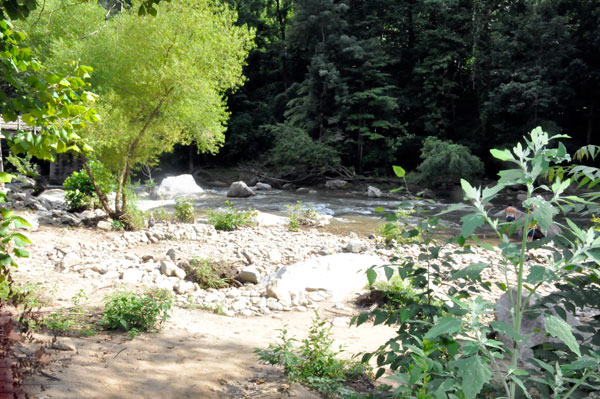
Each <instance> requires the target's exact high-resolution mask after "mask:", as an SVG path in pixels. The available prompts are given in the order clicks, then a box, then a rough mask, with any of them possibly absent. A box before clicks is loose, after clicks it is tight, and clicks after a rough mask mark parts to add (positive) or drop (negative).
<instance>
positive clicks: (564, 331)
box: [545, 315, 581, 357]
mask: <svg viewBox="0 0 600 399" xmlns="http://www.w3.org/2000/svg"><path fill="white" fill-rule="evenodd" d="M545 321H546V332H547V333H548V334H550V335H552V336H553V337H555V338H558V339H560V340H561V341H563V342H564V343H565V345H567V346H568V347H569V349H571V351H572V352H573V353H575V354H576V355H577V356H579V357H581V351H580V350H579V344H578V343H577V341H576V340H575V337H574V336H573V331H572V328H571V326H570V325H569V324H568V323H567V322H566V321H564V320H561V319H559V318H558V317H556V316H553V315H546V317H545Z"/></svg>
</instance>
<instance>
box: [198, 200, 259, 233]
mask: <svg viewBox="0 0 600 399" xmlns="http://www.w3.org/2000/svg"><path fill="white" fill-rule="evenodd" d="M225 206H226V207H227V210H226V211H225V212H211V213H210V216H209V218H208V220H209V222H210V223H211V224H212V225H213V226H215V229H217V230H224V231H233V230H236V229H238V228H239V227H241V226H249V225H252V223H253V218H254V217H255V216H256V211H252V210H248V211H240V210H239V209H236V208H234V206H233V205H232V204H231V202H229V201H225Z"/></svg>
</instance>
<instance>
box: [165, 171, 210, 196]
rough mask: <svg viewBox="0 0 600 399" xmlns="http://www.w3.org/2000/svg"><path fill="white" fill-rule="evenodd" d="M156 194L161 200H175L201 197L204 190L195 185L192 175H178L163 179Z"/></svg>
mask: <svg viewBox="0 0 600 399" xmlns="http://www.w3.org/2000/svg"><path fill="white" fill-rule="evenodd" d="M157 194H158V195H159V196H160V197H163V198H177V197H181V196H197V195H202V194H204V190H203V189H202V187H200V186H199V185H197V184H196V181H195V180H194V177H193V176H192V175H179V176H171V177H166V178H164V179H163V181H162V182H161V183H160V186H159V187H158V190H157Z"/></svg>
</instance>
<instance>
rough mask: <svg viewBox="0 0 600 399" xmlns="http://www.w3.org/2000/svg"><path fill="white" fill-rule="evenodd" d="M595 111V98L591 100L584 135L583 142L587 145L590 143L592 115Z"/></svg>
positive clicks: (592, 126)
mask: <svg viewBox="0 0 600 399" xmlns="http://www.w3.org/2000/svg"><path fill="white" fill-rule="evenodd" d="M595 111H596V100H592V106H591V107H590V116H589V118H588V125H587V133H586V136H585V143H586V144H588V145H589V144H592V133H593V131H594V117H595V116H596V115H595Z"/></svg>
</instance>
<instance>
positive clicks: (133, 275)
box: [121, 268, 144, 284]
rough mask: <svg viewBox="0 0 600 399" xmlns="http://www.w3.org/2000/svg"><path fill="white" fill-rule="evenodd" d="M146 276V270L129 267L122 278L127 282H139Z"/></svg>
mask: <svg viewBox="0 0 600 399" xmlns="http://www.w3.org/2000/svg"><path fill="white" fill-rule="evenodd" d="M143 276H144V272H142V271H141V270H139V269H133V268H132V269H127V270H125V271H124V272H123V274H122V276H121V280H123V282H124V283H127V284H139V283H140V281H141V280H142V277H143Z"/></svg>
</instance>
